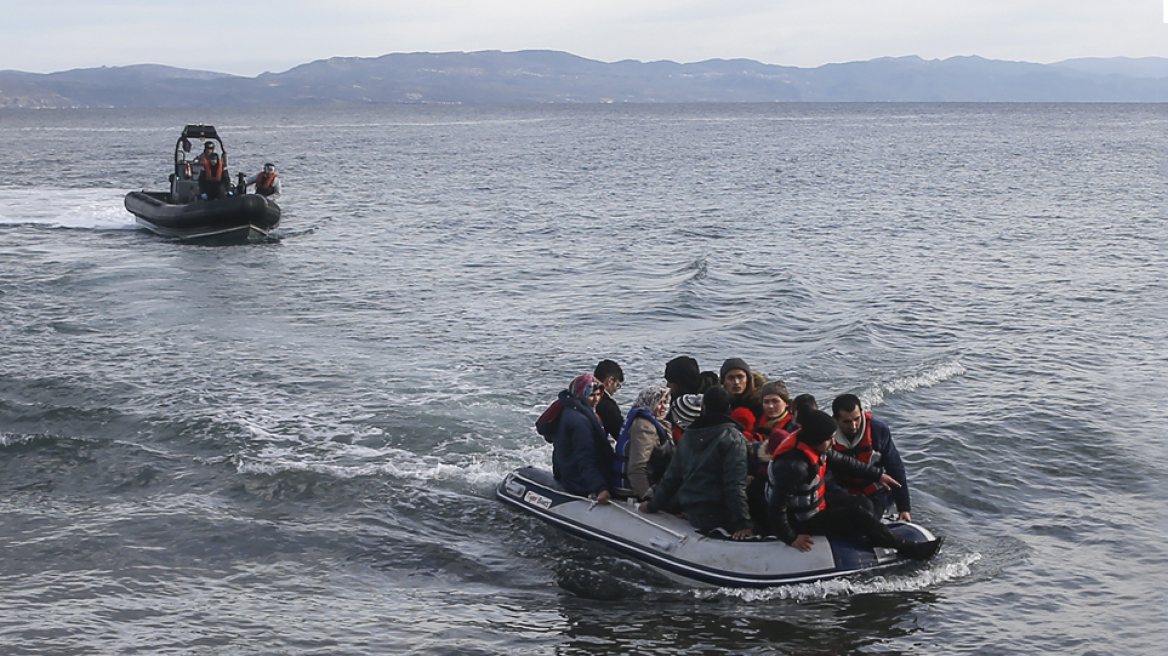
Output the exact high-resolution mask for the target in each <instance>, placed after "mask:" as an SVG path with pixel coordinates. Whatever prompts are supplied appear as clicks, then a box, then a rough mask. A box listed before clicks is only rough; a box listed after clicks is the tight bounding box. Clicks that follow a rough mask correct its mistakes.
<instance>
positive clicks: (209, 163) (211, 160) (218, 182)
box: [199, 141, 231, 200]
mask: <svg viewBox="0 0 1168 656" xmlns="http://www.w3.org/2000/svg"><path fill="white" fill-rule="evenodd" d="M199 163H200V164H202V165H203V172H202V173H200V174H199V191H200V192H201V193H202V194H203V196H205V197H206V199H207V200H215V199H217V198H222V197H223V188H224V187H225V186H226V184H227V180H229V179H230V177H231V176H229V175H228V174H227V156H226V155H224V156H223V157H222V158H220V157H219V153H216V152H215V142H214V141H207V142H206V143H204V144H203V152H202V154H200V155H199Z"/></svg>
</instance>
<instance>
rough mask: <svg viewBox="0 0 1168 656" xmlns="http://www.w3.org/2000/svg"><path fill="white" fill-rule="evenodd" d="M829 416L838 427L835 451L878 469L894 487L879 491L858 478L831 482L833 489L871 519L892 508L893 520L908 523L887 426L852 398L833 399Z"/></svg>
mask: <svg viewBox="0 0 1168 656" xmlns="http://www.w3.org/2000/svg"><path fill="white" fill-rule="evenodd" d="M831 415H832V418H833V419H835V422H836V424H837V425H838V426H839V432H838V433H836V436H835V442H834V446H835V450H836V451H839V452H840V453H843V454H844V455H848V456H851V457H853V458H855V459H856V460H859V461H860V462H863V463H866V464H869V465H877V466H880V467H882V468H883V469H884V471H886V472H888V475H889V476H891V477H892V478H893V479H894V480H896V482H897V484H898V485H897V487H895V488H893V489H891V490H889V489H880V488H878V487H877V486H876V485H873V484H871V483H870V482H868V481H865V480H863V479H861V478H855V477H840V478H836V479H835V483H836V485H838V486H839V487H841V488H843V490H844V491H846V492H847V493H848V494H851V495H852V496H854V497H857V499H856V500H858V501H860V503H861V505H862V506H864V508H865V509H866V510H868V511H869V512H870V513H872V515H873V516H874V517H883V516H884V514H885V513H887V512H888V511H889V510H891V509H892V507H893V505H894V504H895V506H896V518H897V519H899V520H900V521H902V522H911V521H912V515H911V514H910V512H909V511H910V510H912V508H911V506H910V504H909V496H908V477H907V476H906V475H905V472H904V461H903V460H901V459H900V452H899V451H897V450H896V444H895V443H893V441H892V431H891V430H889V429H888V425H887V424H885V423H884V422H882V421H880V420H879V419H876V418H875V417H873V416H872V413H870V412H864V409H863V408H862V407H861V406H860V399H859V397H857V396H856V395H855V394H841V395H839V396H837V397H835V400H834V401H832V403H831Z"/></svg>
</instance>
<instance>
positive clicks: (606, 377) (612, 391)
mask: <svg viewBox="0 0 1168 656" xmlns="http://www.w3.org/2000/svg"><path fill="white" fill-rule="evenodd" d="M592 377H593V378H595V379H596V380H597V381H598V382H600V384H601V385H604V396H602V397H601V398H600V404H599V405H597V406H596V414H597V415H599V416H600V423H602V424H604V432H605V433H607V434H608V436H609V437H611V438H612V439H614V440H616V439H620V434H621V429H622V428H624V426H625V417H624V415H623V414H622V413H621V409H620V406H619V405H617V403H616V399H614V398H613V397H614V396H616V391H617V390H618V389H620V388H621V385H623V384H624V382H625V372H623V371H621V367H620V365H619V364H617V363H615V362H613V361H612V360H601V361H600V364H598V365H596V369H595V370H594V371H593V372H592Z"/></svg>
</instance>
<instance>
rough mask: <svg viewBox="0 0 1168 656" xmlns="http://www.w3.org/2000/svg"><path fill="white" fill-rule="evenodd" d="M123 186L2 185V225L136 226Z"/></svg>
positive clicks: (131, 227)
mask: <svg viewBox="0 0 1168 656" xmlns="http://www.w3.org/2000/svg"><path fill="white" fill-rule="evenodd" d="M124 196H125V191H124V190H120V189H54V188H45V187H38V188H32V189H15V188H8V189H4V188H0V225H35V226H42V227H48V228H71V229H85V230H135V229H137V227H138V226H137V225H136V224H135V223H134V216H133V215H132V214H130V213H129V212H127V211H126V208H125V207H124V206H123V205H122V199H123V197H124Z"/></svg>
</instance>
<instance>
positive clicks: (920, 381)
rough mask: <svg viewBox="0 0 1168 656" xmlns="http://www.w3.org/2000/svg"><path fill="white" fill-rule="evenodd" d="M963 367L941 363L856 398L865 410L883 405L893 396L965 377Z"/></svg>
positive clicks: (956, 362)
mask: <svg viewBox="0 0 1168 656" xmlns="http://www.w3.org/2000/svg"><path fill="white" fill-rule="evenodd" d="M965 371H966V370H965V367H964V366H963V365H962V364H961V363H960V362H958V361H956V360H954V361H951V362H942V363H938V364H934V365H931V366H928V367H926V368H925V369H924V370H923V371H920V372H917V373H915V374H911V375H908V376H900V377H898V378H893V379H891V380H886V381H882V382H879V383H876V384H874V385H872V386H871V387H869V388H868V389H866V390H864V391H862V392H860V393H859V394H857V396H859V397H860V401H862V402H863V404H864V407H865V408H874V407H876V406H879V405H883V403H884V399H885V398H887V397H888V396H891V395H894V394H900V393H902V392H911V391H913V390H917V389H920V388H922V387H932V386H934V385H937V384H939V383H943V382H945V381H947V380H950V379H953V378H957V377H958V376H963V375H965Z"/></svg>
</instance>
